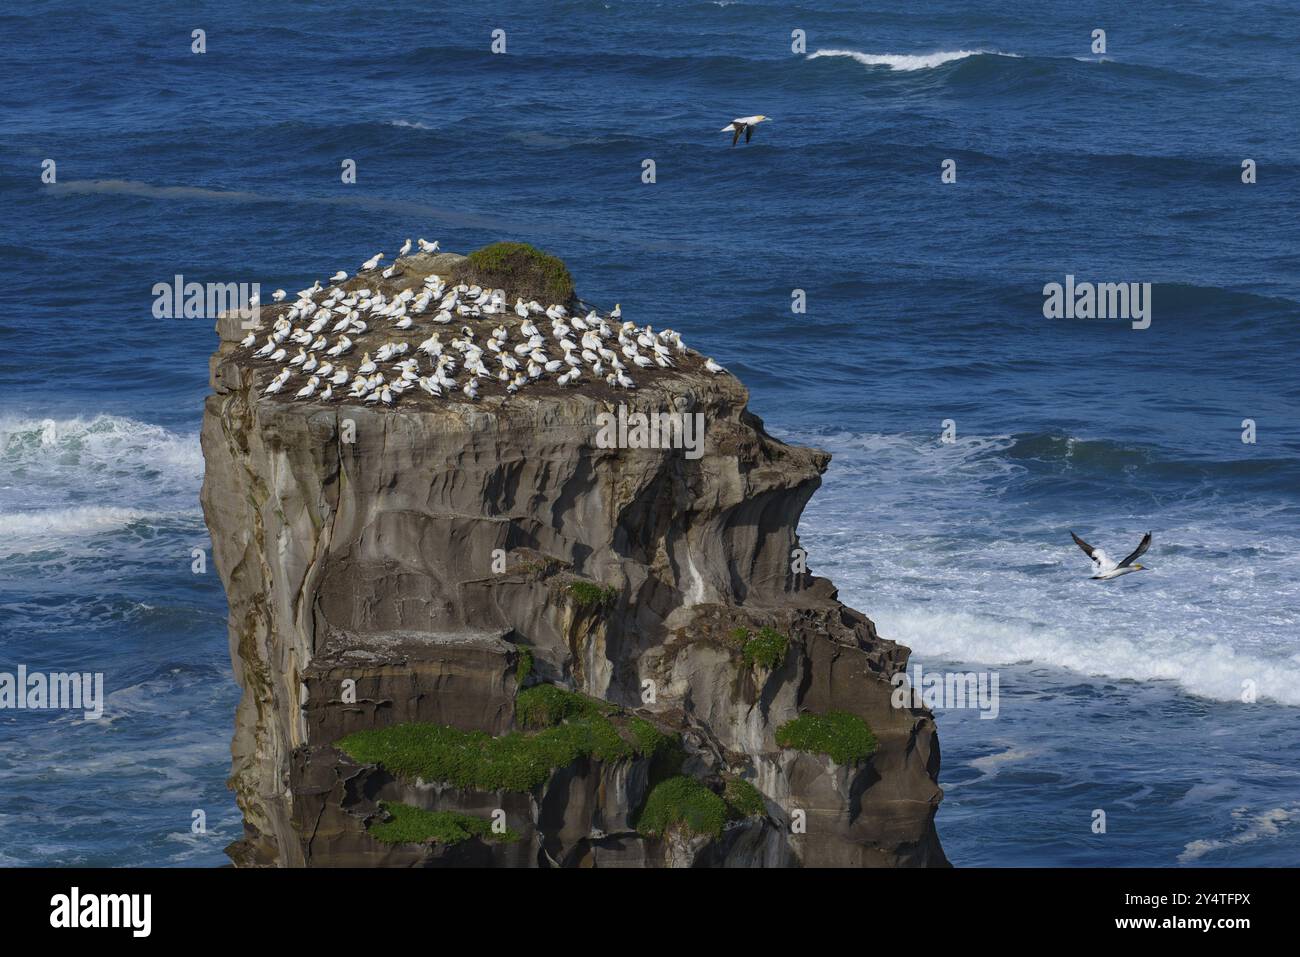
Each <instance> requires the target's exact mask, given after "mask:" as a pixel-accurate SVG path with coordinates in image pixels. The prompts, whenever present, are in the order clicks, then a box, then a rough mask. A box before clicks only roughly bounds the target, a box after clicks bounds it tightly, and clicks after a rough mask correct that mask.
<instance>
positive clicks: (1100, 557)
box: [1070, 532, 1115, 573]
mask: <svg viewBox="0 0 1300 957" xmlns="http://www.w3.org/2000/svg"><path fill="white" fill-rule="evenodd" d="M1070 537H1071V538H1073V539H1074V544H1076V545H1078V546H1079V547H1080V548H1081V549H1083V553H1084V554H1085V555H1087V556H1088V557H1089V558H1091V559H1092V564H1093V571H1095V572H1098V573H1100V572H1105V571H1110V570H1111V569H1112V568H1114V567H1115V563H1114V562H1113V561H1111V560H1110V558H1108V557H1107V555H1106V553H1105V552H1104V551H1102V550H1101V549H1100V548H1093V547H1092V546H1091V545H1089V544H1088V543H1087V542H1085V541H1084V540H1083V539H1082V538H1080V537H1079V536H1078V535H1076V534H1074V532H1071V533H1070Z"/></svg>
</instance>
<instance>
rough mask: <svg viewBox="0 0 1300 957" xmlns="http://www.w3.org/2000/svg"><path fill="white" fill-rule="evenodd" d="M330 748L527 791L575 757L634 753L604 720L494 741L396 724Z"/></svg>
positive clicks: (405, 772) (434, 774) (401, 769)
mask: <svg viewBox="0 0 1300 957" xmlns="http://www.w3.org/2000/svg"><path fill="white" fill-rule="evenodd" d="M335 746H336V747H338V748H339V749H340V750H342V751H344V752H346V753H347V754H349V755H350V756H351V757H352V758H353V759H354V760H356V761H359V762H361V763H363V764H381V765H383V766H384V767H385V768H387V769H388V770H389V771H391V772H392V773H393V774H396V775H399V776H401V777H406V778H420V779H422V780H425V781H442V782H446V783H448V784H453V785H455V786H457V787H463V788H477V789H479V790H483V791H531V790H532V789H533V788H535V787H537V786H538V785H539V784H541V783H542V782H543V781H545V780H546V779H547V777H549V776H550V773H551V771H552V770H553V769H554V768H562V767H564V766H566V765H569V764H572V763H573V762H574V761H576V760H578V758H580V757H587V756H589V757H594V758H597V759H598V760H601V761H617V760H619V759H621V758H629V757H631V756H632V754H633V750H632V746H631V745H629V744H628V743H627V742H626V741H624V740H623V738H622V737H621V736H620V735H619V733H618V730H617V729H616V728H615V727H614V725H613V724H612V723H610V721H609V720H608V719H607V718H603V717H600V718H583V719H579V720H575V721H566V722H565V723H564V724H561V725H557V726H556V727H553V728H547V729H545V730H543V731H540V732H538V733H536V734H524V733H522V732H518V731H515V732H511V733H510V734H505V735H502V736H501V737H499V738H494V737H492V736H491V735H490V734H485V733H484V732H482V731H461V730H459V729H457V728H449V727H447V726H445V725H440V724H398V725H392V726H390V727H387V728H373V729H367V730H365V731H357V732H355V733H354V734H350V735H348V736H347V737H346V738H343V739H342V740H340V741H338V742H337V743H336V745H335Z"/></svg>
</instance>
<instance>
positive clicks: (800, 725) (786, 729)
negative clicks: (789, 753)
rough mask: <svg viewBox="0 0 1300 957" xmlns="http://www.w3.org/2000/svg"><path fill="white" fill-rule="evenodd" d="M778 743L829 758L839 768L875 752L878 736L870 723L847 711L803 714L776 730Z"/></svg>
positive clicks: (784, 746)
mask: <svg viewBox="0 0 1300 957" xmlns="http://www.w3.org/2000/svg"><path fill="white" fill-rule="evenodd" d="M776 743H777V744H779V745H780V746H781V747H783V748H794V749H795V750H798V751H811V752H814V753H816V754H826V755H829V756H830V758H831V760H832V761H834V762H835V763H836V764H853V763H854V762H856V761H861V760H862V759H863V758H866V757H869V756H870V755H872V754H873V753H875V750H876V736H875V735H874V734H872V733H871V729H870V728H869V727H867V723H866V722H865V721H863V720H862V719H861V718H859V717H858V716H857V715H855V714H849V713H848V712H845V711H829V712H827V713H826V714H801V715H799V717H797V718H795V719H794V720H793V721H787V722H786V723H785V724H783V725H781V727H779V728H777V730H776Z"/></svg>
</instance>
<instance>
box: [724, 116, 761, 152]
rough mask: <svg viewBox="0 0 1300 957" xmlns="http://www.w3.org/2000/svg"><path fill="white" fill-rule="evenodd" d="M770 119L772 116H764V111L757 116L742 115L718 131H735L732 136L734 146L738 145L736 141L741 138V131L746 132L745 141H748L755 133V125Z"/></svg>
mask: <svg viewBox="0 0 1300 957" xmlns="http://www.w3.org/2000/svg"><path fill="white" fill-rule="evenodd" d="M769 119H771V117H769V116H764V115H763V114H762V113H759V114H756V115H755V116H742V117H740V118H739V119H736V120H732V121H731V122H730V123H728V124H727V125H726V126H724V127H723V128H722V129H721V130H719V131H718V132H719V133H734V135H733V136H732V137H731V145H732V146H735V145H736V141H737V140H739V139H740V134H741V133H744V134H745V142H746V143H748V142H749V138H750V137H751V136H753V135H754V127H756V126H757V125H758V124H759V123H762V122H764V121H766V120H769Z"/></svg>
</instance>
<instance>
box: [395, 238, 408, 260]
mask: <svg viewBox="0 0 1300 957" xmlns="http://www.w3.org/2000/svg"><path fill="white" fill-rule="evenodd" d="M410 251H411V240H410V239H407V240H406V242H404V243H402V248H401V249H399V250H398V251H397V255H399V256H405V255H406V254H407V253H409V252H410Z"/></svg>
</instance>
